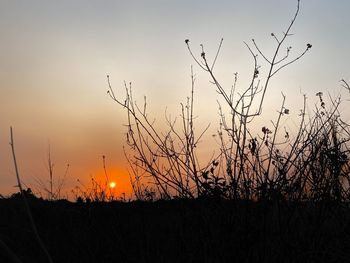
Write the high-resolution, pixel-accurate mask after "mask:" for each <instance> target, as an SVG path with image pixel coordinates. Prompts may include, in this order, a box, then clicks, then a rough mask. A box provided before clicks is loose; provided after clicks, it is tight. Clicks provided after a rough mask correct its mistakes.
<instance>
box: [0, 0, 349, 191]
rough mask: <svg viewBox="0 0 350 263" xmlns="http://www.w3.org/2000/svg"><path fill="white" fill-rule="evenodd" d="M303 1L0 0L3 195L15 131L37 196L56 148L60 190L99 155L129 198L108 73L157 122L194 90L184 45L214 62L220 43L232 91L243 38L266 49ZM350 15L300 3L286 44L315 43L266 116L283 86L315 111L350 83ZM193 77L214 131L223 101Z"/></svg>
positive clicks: (23, 170) (10, 185)
mask: <svg viewBox="0 0 350 263" xmlns="http://www.w3.org/2000/svg"><path fill="white" fill-rule="evenodd" d="M296 2H297V1H296V0H283V1H282V0H250V1H246V0H235V1H232V0H227V1H207V0H204V1H199V0H196V1H189V0H174V1H167V0H149V1H146V0H143V1H133V0H128V1H117V0H115V1H109V0H104V1H91V0H84V1H83V0H73V1H72V0H60V1H47V0H41V1H40V0H31V1H27V0H23V1H19V0H0V37H1V41H0V94H1V96H0V113H1V121H0V193H1V194H4V195H7V194H9V193H13V192H14V191H16V189H15V188H14V186H15V185H16V181H15V173H14V169H13V164H12V160H11V152H10V146H9V128H10V126H13V128H14V133H15V145H16V150H17V158H18V163H19V167H20V174H21V177H22V180H23V181H24V182H25V183H26V184H27V185H28V186H31V187H32V188H33V189H38V185H37V183H36V180H37V179H40V180H42V181H44V182H47V180H48V171H47V163H46V162H47V153H48V145H49V144H50V147H51V155H52V159H53V162H54V163H55V167H54V168H55V170H54V176H55V177H56V178H57V177H58V176H62V175H63V174H64V170H65V168H66V165H67V164H68V163H69V164H70V170H69V173H68V176H67V179H66V184H65V189H64V193H69V192H70V190H71V189H72V188H73V187H74V186H75V185H77V179H78V178H79V179H80V180H81V181H82V182H84V183H85V184H89V182H90V177H91V176H93V177H101V176H102V174H103V167H102V155H105V156H106V158H107V168H108V169H109V173H110V177H112V178H113V179H114V180H115V181H116V182H117V188H116V191H117V193H118V194H120V193H121V192H130V186H129V183H128V180H129V179H128V173H127V164H126V161H125V159H124V156H123V151H122V146H123V144H124V132H125V127H124V126H123V124H125V121H126V120H125V115H124V113H123V111H122V109H121V108H120V107H118V105H116V104H115V103H113V102H112V101H111V99H109V97H108V96H107V94H106V91H107V88H108V87H107V81H106V75H107V74H109V75H110V76H111V80H112V83H113V86H114V88H115V89H117V93H118V94H120V91H122V89H123V81H124V80H125V81H127V82H129V81H131V82H132V83H133V89H134V93H135V97H136V99H137V100H140V101H141V100H142V98H143V96H144V95H147V97H148V101H149V107H150V108H149V109H150V114H154V116H156V117H157V119H158V121H159V123H161V120H162V115H164V110H165V108H166V107H168V111H169V112H171V113H172V114H173V115H175V116H176V115H177V114H178V113H179V111H178V110H179V103H180V102H183V101H185V98H186V97H187V96H188V94H189V90H190V66H191V64H194V61H193V60H192V58H191V57H190V55H189V53H188V51H187V49H186V46H185V44H184V40H185V39H187V38H188V39H190V40H191V45H192V47H193V49H194V51H195V52H196V54H199V53H200V48H199V44H201V43H203V44H204V45H205V47H206V51H207V54H208V56H209V57H210V55H211V57H213V55H214V53H215V48H216V46H217V45H218V43H219V41H220V39H221V37H223V38H224V44H223V48H222V51H221V54H220V56H219V59H218V62H217V68H216V72H217V75H218V77H219V78H220V80H221V81H222V83H223V84H224V86H226V87H230V85H231V84H232V79H233V73H234V72H238V73H239V86H241V87H245V86H246V85H247V83H248V80H249V77H248V76H249V74H250V73H251V70H252V68H251V67H252V58H251V56H250V54H249V52H248V50H247V48H246V47H245V45H244V43H243V41H247V42H249V41H250V39H252V38H254V39H255V40H256V41H257V42H258V43H259V45H260V47H261V48H262V49H263V50H265V51H266V53H267V55H269V54H271V51H272V48H273V47H274V45H275V42H274V41H273V39H271V36H270V33H271V32H274V33H276V34H281V32H282V31H283V30H284V29H285V28H286V26H287V25H288V23H289V22H290V20H291V18H292V16H293V14H294V11H295V7H296ZM349 11H350V1H348V0H337V1H326V0H302V1H301V11H300V15H299V17H298V19H297V21H296V24H295V27H294V28H293V30H292V33H294V35H293V36H292V37H290V38H289V40H288V43H290V45H292V46H293V49H292V51H293V54H296V53H298V52H300V51H302V50H303V49H304V48H305V46H306V44H307V43H311V44H312V45H313V47H312V49H311V51H310V52H309V53H308V54H307V55H306V56H305V57H304V58H302V59H301V60H300V61H298V62H297V63H295V64H293V65H292V66H290V67H289V68H287V69H286V70H284V71H282V72H281V73H280V74H279V75H278V76H277V77H276V78H274V79H273V82H272V84H271V86H270V89H269V91H268V94H267V100H266V104H265V105H266V106H265V107H264V110H265V112H266V113H271V114H275V113H276V110H277V108H278V106H279V104H280V100H281V95H280V94H281V93H280V92H281V91H282V92H284V93H285V94H286V95H287V106H288V107H289V108H291V112H292V114H293V111H292V110H294V113H295V114H297V113H298V112H299V109H300V108H301V106H302V95H301V94H302V93H306V94H308V97H309V99H310V104H311V105H312V104H313V103H315V102H316V98H315V96H314V94H315V93H316V92H318V91H323V92H327V91H328V92H330V93H331V94H338V93H339V91H340V90H341V88H340V83H339V80H340V79H342V78H344V79H345V80H348V81H349V80H350V67H349V61H350V52H349V43H350V30H349V28H350V16H349ZM261 62H262V61H261ZM261 64H262V63H261ZM262 65H263V64H262ZM194 71H195V73H196V76H197V88H196V113H197V115H198V116H199V117H198V120H197V121H198V123H199V126H201V125H203V126H204V125H205V124H206V123H212V130H210V131H209V134H210V133H213V132H214V131H215V125H216V124H217V122H218V121H217V104H216V98H218V97H217V95H216V93H215V91H214V90H213V87H212V86H211V85H210V83H209V76H208V75H206V74H205V73H204V72H202V71H201V70H200V69H199V68H198V66H194ZM120 95H121V96H122V94H120ZM344 99H350V96H348V97H344ZM155 113H157V114H155ZM159 113H161V114H159ZM345 113H346V112H345ZM267 116H269V115H267ZM271 116H272V115H271ZM210 138H211V137H210V136H208V140H209V139H210ZM204 143H205V142H204ZM101 178H102V177H101ZM39 190H40V187H39Z"/></svg>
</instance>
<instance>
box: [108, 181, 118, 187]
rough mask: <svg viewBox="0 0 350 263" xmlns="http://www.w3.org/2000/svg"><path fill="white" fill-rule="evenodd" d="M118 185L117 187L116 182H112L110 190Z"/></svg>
mask: <svg viewBox="0 0 350 263" xmlns="http://www.w3.org/2000/svg"><path fill="white" fill-rule="evenodd" d="M116 185H117V184H116V183H115V182H110V183H109V187H110V188H115V187H116Z"/></svg>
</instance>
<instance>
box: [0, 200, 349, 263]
mask: <svg viewBox="0 0 350 263" xmlns="http://www.w3.org/2000/svg"><path fill="white" fill-rule="evenodd" d="M29 203H30V207H31V210H32V213H33V217H34V219H35V222H36V225H37V227H38V232H39V234H40V236H41V238H42V240H43V242H44V244H45V246H46V248H47V250H48V251H49V253H50V255H51V257H52V260H53V261H54V262H86V263H87V262H345V261H347V260H348V259H349V256H350V254H349V251H350V242H349V241H350V210H349V207H348V204H344V203H337V202H328V203H327V202H319V203H317V202H314V203H311V202H305V203H303V202H294V203H293V202H268V201H266V202H258V203H256V202H251V201H224V200H215V199H197V200H180V199H179V200H170V201H156V202H141V201H134V202H125V203H124V202H108V203H107V202H106V203H105V202H91V203H83V202H80V203H79V202H78V203H72V202H68V201H66V200H61V201H53V202H50V201H45V200H42V199H37V198H35V197H33V196H32V197H30V198H29ZM0 210H1V211H2V212H1V217H0V237H1V240H2V241H3V242H4V243H5V244H6V246H7V249H4V247H3V248H2V249H1V250H0V251H1V254H0V255H1V257H0V259H1V262H11V257H10V254H9V253H10V252H9V251H10V250H11V251H12V252H13V253H14V254H15V255H16V257H18V258H19V259H20V260H21V262H48V261H47V259H46V258H45V255H44V253H43V252H42V251H41V249H40V246H39V245H38V243H37V241H36V239H35V235H34V233H33V231H32V229H31V227H30V224H29V220H28V217H27V214H26V212H25V209H24V206H23V201H22V198H20V196H19V195H16V196H13V197H12V198H8V199H1V200H0Z"/></svg>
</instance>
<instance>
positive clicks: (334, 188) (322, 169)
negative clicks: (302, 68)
mask: <svg viewBox="0 0 350 263" xmlns="http://www.w3.org/2000/svg"><path fill="white" fill-rule="evenodd" d="M299 7H300V1H299V0H298V1H297V8H296V11H295V13H294V16H293V18H292V20H291V22H290V23H289V24H288V26H287V28H286V30H285V31H284V32H283V33H282V34H281V35H280V36H278V35H277V34H275V33H271V37H272V38H273V40H274V41H275V42H276V46H275V49H274V52H273V55H272V56H271V57H268V56H267V55H265V53H264V52H263V50H262V49H261V48H260V47H259V45H258V44H257V42H256V41H255V40H254V39H252V46H250V45H248V43H245V44H246V47H247V48H248V50H249V52H250V54H251V55H252V58H253V64H254V65H253V68H252V70H251V80H250V83H249V85H248V87H247V88H246V89H244V90H243V91H241V92H239V91H238V87H237V80H238V74H237V73H235V75H234V83H233V85H232V87H231V88H230V89H229V90H227V89H225V88H224V87H223V86H222V85H221V84H220V81H219V80H218V78H217V77H216V72H215V71H214V69H215V65H216V62H217V59H218V56H219V54H220V52H221V49H222V45H223V39H221V41H220V43H219V46H218V49H217V51H216V53H215V57H214V60H213V61H212V62H209V60H208V59H207V54H206V50H205V48H204V46H203V45H202V44H201V45H200V52H199V54H200V55H199V56H196V55H195V52H194V51H193V49H192V48H191V46H190V40H189V39H186V40H185V44H186V46H187V48H188V51H189V53H190V55H191V56H192V58H193V60H194V61H195V62H196V64H197V65H198V66H199V67H200V68H201V69H202V70H204V71H205V72H207V73H208V75H209V77H210V79H211V83H212V84H213V85H214V87H215V89H216V91H217V92H218V94H219V95H220V97H221V98H222V99H223V104H221V103H220V104H219V113H220V125H219V127H218V133H217V134H216V135H215V137H216V138H217V139H218V140H219V142H220V145H221V146H220V153H219V154H218V155H217V156H214V157H212V159H210V160H209V161H208V162H207V164H206V165H203V162H199V161H198V160H197V154H196V151H197V148H198V144H199V139H200V138H202V136H203V134H204V132H205V131H206V129H205V130H204V131H203V132H202V133H201V134H200V135H199V136H197V135H196V134H195V132H194V118H193V116H194V115H193V114H194V108H193V101H194V83H195V79H194V76H193V71H192V68H191V72H192V75H191V76H192V78H191V80H192V82H191V83H192V88H191V95H190V96H189V97H188V98H187V103H186V104H185V105H184V104H181V119H180V122H181V126H182V129H178V128H177V127H178V126H177V125H176V119H175V120H171V118H170V117H169V116H166V123H167V125H168V130H167V131H166V132H164V131H159V130H157V129H156V128H155V125H154V123H155V120H152V119H151V118H150V117H149V115H148V113H147V102H146V98H145V99H144V103H143V107H139V105H137V103H136V102H135V101H134V99H133V95H132V89H131V83H130V84H129V85H127V84H126V83H124V87H125V92H126V96H125V99H119V98H118V97H117V96H116V94H115V93H114V91H113V89H112V86H111V83H110V79H109V76H107V79H108V85H109V90H108V94H109V95H110V97H111V98H112V99H113V100H114V101H115V102H117V103H118V104H119V105H120V106H122V107H123V108H124V109H125V110H126V112H127V117H128V123H127V125H126V126H127V129H128V130H127V134H126V139H127V145H128V149H125V150H124V151H125V155H126V157H127V160H128V161H129V164H130V169H131V179H132V185H133V188H134V192H135V195H136V197H137V198H138V199H149V198H146V193H148V190H147V189H148V188H147V187H149V185H152V186H153V187H154V189H155V192H156V195H157V197H158V198H162V199H171V198H173V197H179V198H196V197H203V196H205V197H215V198H225V199H247V200H275V201H283V200H338V201H341V200H348V197H349V185H350V181H349V159H348V155H349V153H348V152H349V149H348V146H347V142H348V140H349V139H350V136H349V135H350V131H349V126H348V125H347V124H346V122H344V121H343V120H341V118H340V114H339V110H338V108H339V105H340V103H341V100H340V97H339V98H336V99H333V98H331V97H330V98H329V102H326V100H325V99H324V96H323V93H322V92H318V93H317V94H316V96H317V97H318V99H319V103H318V104H317V105H315V110H314V112H313V113H311V114H310V115H307V114H306V110H305V109H306V105H307V99H306V95H304V96H303V97H304V104H303V109H302V110H301V111H300V115H299V117H300V121H299V128H298V130H297V133H296V135H294V136H291V134H293V131H288V130H286V128H284V130H282V127H281V122H282V121H283V119H284V118H285V116H286V115H288V114H290V112H291V110H290V109H289V108H287V107H286V104H285V102H286V97H285V95H284V94H282V102H281V106H280V108H279V110H278V114H277V117H276V120H275V121H272V122H271V125H270V126H268V125H265V126H264V127H261V132H259V133H258V134H255V135H254V134H253V131H254V130H256V129H254V127H253V124H252V122H253V120H254V118H257V117H259V116H261V115H262V112H263V105H264V101H265V97H266V94H267V90H268V87H269V84H270V82H271V80H272V79H273V77H275V76H276V74H277V73H279V72H280V71H281V70H282V69H284V68H286V67H287V66H289V65H291V64H292V63H295V62H296V61H298V60H299V59H301V58H302V57H303V56H304V55H305V54H306V53H307V52H308V51H309V50H310V49H311V48H312V45H311V44H309V43H307V44H306V47H305V49H304V51H302V52H301V53H300V54H296V55H294V57H293V56H292V47H291V46H290V45H287V44H286V39H288V37H289V36H290V35H291V34H290V31H291V29H292V27H293V25H294V23H295V21H296V18H297V16H298V14H299ZM283 49H284V50H285V51H283ZM283 52H285V53H283ZM260 58H261V59H262V63H261V62H260ZM263 64H265V65H266V66H267V70H264V71H262V67H263ZM261 72H267V73H266V75H265V76H262V73H261ZM341 82H342V86H343V87H344V88H345V89H347V90H350V89H349V85H348V84H347V82H346V81H344V80H342V81H341ZM327 103H329V105H327ZM152 200H153V198H152Z"/></svg>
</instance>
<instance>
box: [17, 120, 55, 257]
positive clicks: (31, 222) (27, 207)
mask: <svg viewBox="0 0 350 263" xmlns="http://www.w3.org/2000/svg"><path fill="white" fill-rule="evenodd" d="M10 136H11V142H10V145H11V150H12V157H13V164H14V166H15V172H16V177H17V183H18V188H19V191H20V193H21V196H22V198H23V203H24V206H25V209H26V211H27V214H28V217H29V221H30V225H31V228H32V230H33V231H34V235H35V237H36V239H37V241H38V243H39V245H40V248H41V249H42V250H43V252H44V253H45V256H46V257H47V260H48V262H50V263H53V260H52V258H51V256H50V254H49V252H48V250H47V249H46V247H45V245H44V243H43V241H42V239H41V238H40V235H39V232H38V229H37V227H36V225H35V222H34V218H33V215H32V213H31V211H30V207H29V204H28V200H27V198H26V196H25V193H24V191H23V188H22V184H21V180H20V176H19V171H18V165H17V160H16V153H15V145H14V139H13V131H12V127H10Z"/></svg>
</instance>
